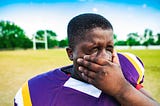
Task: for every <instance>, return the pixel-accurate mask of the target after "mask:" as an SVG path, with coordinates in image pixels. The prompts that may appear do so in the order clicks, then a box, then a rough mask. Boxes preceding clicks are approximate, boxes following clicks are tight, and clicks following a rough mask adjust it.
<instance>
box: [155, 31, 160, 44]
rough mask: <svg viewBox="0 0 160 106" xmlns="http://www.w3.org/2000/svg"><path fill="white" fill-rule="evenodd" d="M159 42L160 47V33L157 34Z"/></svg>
mask: <svg viewBox="0 0 160 106" xmlns="http://www.w3.org/2000/svg"><path fill="white" fill-rule="evenodd" d="M157 37H158V40H157V42H156V44H157V45H160V33H157Z"/></svg>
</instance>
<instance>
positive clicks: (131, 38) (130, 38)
mask: <svg viewBox="0 0 160 106" xmlns="http://www.w3.org/2000/svg"><path fill="white" fill-rule="evenodd" d="M127 45H129V46H133V45H140V37H139V35H138V34H137V33H129V34H128V35H127Z"/></svg>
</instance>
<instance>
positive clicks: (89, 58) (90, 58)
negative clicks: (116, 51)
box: [84, 55, 109, 66]
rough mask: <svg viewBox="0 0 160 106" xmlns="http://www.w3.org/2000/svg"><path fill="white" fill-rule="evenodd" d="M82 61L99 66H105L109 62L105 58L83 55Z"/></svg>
mask: <svg viewBox="0 0 160 106" xmlns="http://www.w3.org/2000/svg"><path fill="white" fill-rule="evenodd" d="M84 59H85V60H87V61H91V62H93V63H96V64H99V65H102V66H103V65H107V64H108V61H109V60H107V59H105V58H98V57H95V56H90V55H85V56H84Z"/></svg>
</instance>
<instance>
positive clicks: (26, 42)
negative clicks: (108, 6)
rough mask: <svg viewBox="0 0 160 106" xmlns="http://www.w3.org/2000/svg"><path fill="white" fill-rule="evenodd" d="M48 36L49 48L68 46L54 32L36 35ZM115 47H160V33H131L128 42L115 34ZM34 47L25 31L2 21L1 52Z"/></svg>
mask: <svg viewBox="0 0 160 106" xmlns="http://www.w3.org/2000/svg"><path fill="white" fill-rule="evenodd" d="M45 34H47V41H48V48H61V47H66V46H68V42H67V38H66V39H62V40H60V41H59V40H57V35H56V33H55V32H53V31H52V30H38V31H36V33H35V34H34V36H35V38H36V40H39V41H42V40H44V35H45ZM114 42H115V45H121V46H122V45H128V46H133V45H144V46H148V45H160V33H157V34H156V35H153V32H152V30H151V29H145V31H144V34H143V35H138V33H129V34H128V35H127V39H126V40H118V39H117V35H116V34H114ZM32 47H33V38H31V39H30V38H29V37H28V36H27V35H26V33H25V31H24V30H23V29H22V28H21V27H19V26H18V25H16V24H15V23H13V22H10V21H0V50H3V49H19V48H20V49H28V48H32ZM36 47H37V48H44V44H43V43H36Z"/></svg>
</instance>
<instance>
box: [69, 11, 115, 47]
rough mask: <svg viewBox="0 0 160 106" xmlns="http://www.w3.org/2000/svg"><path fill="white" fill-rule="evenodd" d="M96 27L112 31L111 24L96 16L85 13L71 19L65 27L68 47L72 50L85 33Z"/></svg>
mask: <svg viewBox="0 0 160 106" xmlns="http://www.w3.org/2000/svg"><path fill="white" fill-rule="evenodd" d="M97 27H100V28H102V29H112V30H113V27H112V25H111V23H110V22H109V21H108V20H107V19H106V18H104V17H103V16H101V15H98V14H94V13H85V14H80V15H78V16H76V17H74V18H72V19H71V21H70V22H69V23H68V27H67V35H68V44H69V47H70V48H72V49H74V46H75V45H76V43H77V42H78V41H80V40H81V39H83V37H84V35H85V33H86V32H88V31H89V30H91V29H93V28H97Z"/></svg>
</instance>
